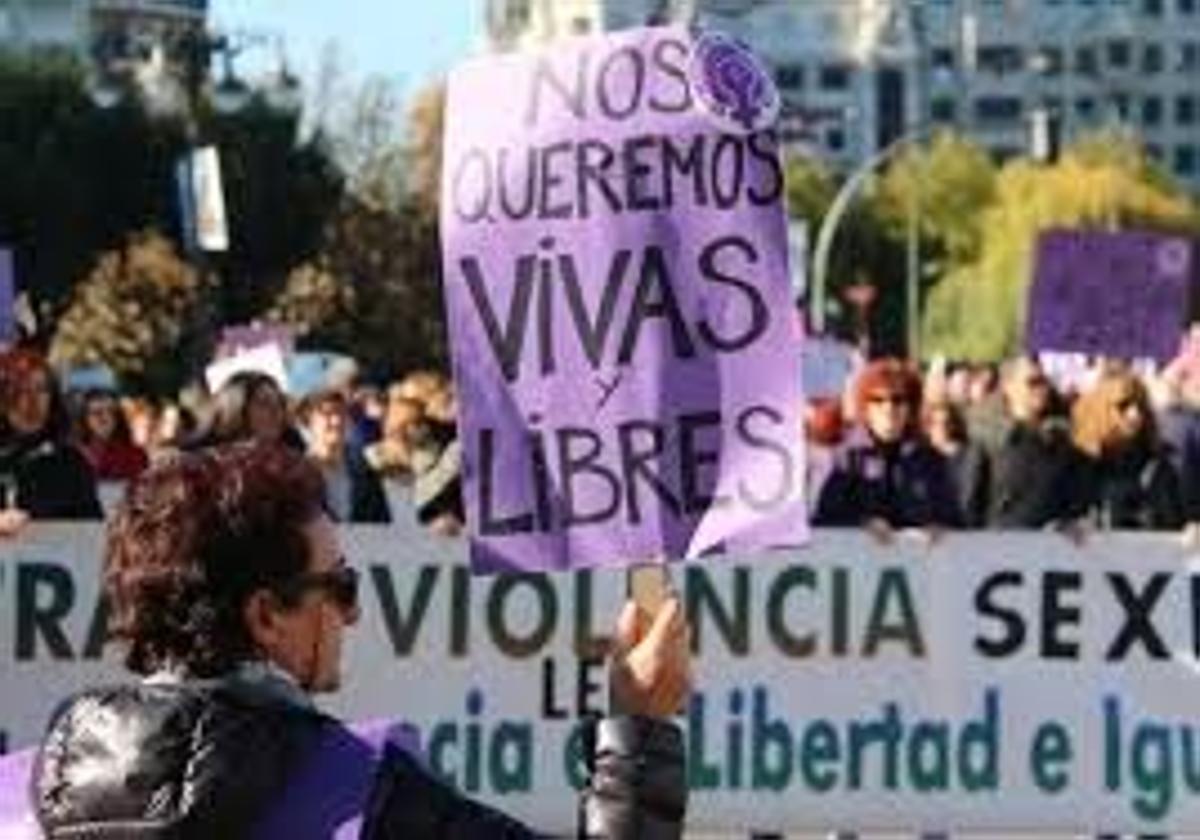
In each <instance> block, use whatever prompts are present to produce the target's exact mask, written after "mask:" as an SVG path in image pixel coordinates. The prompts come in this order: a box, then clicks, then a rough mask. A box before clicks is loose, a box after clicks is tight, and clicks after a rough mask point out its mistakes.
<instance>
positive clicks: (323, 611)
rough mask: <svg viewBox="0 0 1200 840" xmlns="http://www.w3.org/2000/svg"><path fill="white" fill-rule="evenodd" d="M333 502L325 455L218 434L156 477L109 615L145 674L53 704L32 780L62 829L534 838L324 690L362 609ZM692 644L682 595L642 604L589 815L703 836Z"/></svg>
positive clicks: (53, 839)
mask: <svg viewBox="0 0 1200 840" xmlns="http://www.w3.org/2000/svg"><path fill="white" fill-rule="evenodd" d="M323 504H324V500H323V498H322V492H321V477H320V475H319V473H318V472H317V470H316V468H315V467H314V466H313V464H312V463H311V462H310V461H307V460H305V459H304V458H303V457H301V456H299V455H296V454H295V453H292V452H290V451H289V450H288V449H286V448H285V447H280V446H272V445H263V444H239V445H234V446H225V447H216V448H209V449H204V450H198V451H196V452H194V453H187V454H182V455H180V456H179V457H178V458H175V459H171V460H170V461H167V462H164V463H163V464H162V465H160V466H157V467H154V468H152V469H151V470H150V471H149V472H147V473H145V474H143V475H142V476H141V477H140V478H138V479H137V480H135V482H134V483H133V485H132V486H131V488H130V491H129V494H128V495H127V497H126V499H125V501H124V502H123V504H122V506H121V507H120V508H119V510H118V512H117V514H116V516H115V518H114V520H113V522H112V524H111V527H110V530H109V536H108V543H107V550H106V556H105V560H104V580H105V584H106V589H107V594H108V596H109V599H110V603H111V605H112V612H111V614H110V630H111V631H112V634H113V636H114V637H115V638H116V639H117V640H118V641H119V642H120V643H121V644H122V645H123V647H124V651H125V661H126V665H127V666H128V667H129V668H130V669H131V670H132V671H134V672H135V673H137V674H140V675H143V676H145V677H146V679H145V680H144V681H142V682H140V683H134V684H130V685H124V686H115V687H113V686H109V687H104V688H93V689H88V690H85V691H84V692H82V693H81V694H79V695H77V696H75V697H74V698H72V699H70V700H69V701H68V702H66V703H65V704H64V705H63V706H62V707H61V708H60V709H59V710H58V712H57V713H56V714H55V715H54V717H53V719H52V721H51V723H50V726H49V728H48V731H47V734H46V736H45V738H44V739H43V742H42V745H41V748H40V750H39V753H38V757H37V760H36V762H35V766H34V771H33V779H32V784H31V794H32V798H33V805H34V812H35V815H36V819H37V822H38V825H39V827H40V828H41V830H42V832H43V833H44V836H45V837H46V838H48V840H57V839H58V838H68V837H81V836H84V835H85V834H86V836H87V837H89V838H93V840H109V839H110V838H111V839H112V840H116V838H125V837H130V836H133V834H136V836H137V837H139V838H142V840H168V838H170V840H202V839H203V840H210V839H211V838H241V837H254V838H266V840H274V839H275V838H283V837H287V838H289V840H291V838H296V840H308V838H313V839H314V840H315V838H322V840H327V838H329V837H332V836H334V832H335V830H336V829H337V827H338V826H340V825H345V824H346V822H347V821H353V819H355V818H356V817H361V821H362V822H361V830H360V832H359V833H358V835H357V836H359V837H361V838H363V840H386V839H390V838H397V839H398V838H404V840H435V839H436V838H446V840H450V838H531V837H534V836H535V834H534V832H533V830H532V829H530V828H529V827H527V826H525V825H522V824H521V823H519V822H518V821H516V820H515V819H512V818H511V817H509V816H507V815H505V814H503V813H500V812H499V811H496V810H493V809H491V808H488V807H487V806H484V805H482V804H479V803H476V802H473V801H471V800H469V799H466V798H465V797H463V796H462V795H460V794H459V793H457V792H455V791H454V790H453V789H452V788H450V787H449V786H448V785H447V784H445V783H444V782H443V781H441V780H440V779H439V778H437V777H435V776H434V775H433V774H431V773H430V772H429V771H428V770H426V769H425V768H424V766H423V765H422V763H421V761H420V759H419V757H418V756H417V754H415V753H414V752H412V751H411V750H410V749H408V748H406V747H405V745H404V744H403V742H402V741H395V742H390V743H388V744H385V746H384V749H383V750H382V755H381V757H380V758H379V759H378V761H374V760H372V758H371V756H370V755H368V754H367V751H365V750H364V748H363V744H362V743H361V742H360V741H358V740H357V739H355V738H354V737H352V736H351V735H350V733H349V732H348V731H347V730H346V729H345V728H344V727H343V726H342V725H341V724H340V723H339V722H338V721H336V720H335V719H333V718H331V717H329V716H328V715H325V714H323V713H321V712H320V711H318V710H317V709H316V708H315V707H314V705H313V703H312V701H311V699H310V695H312V694H314V693H317V692H324V691H332V690H335V689H336V688H337V687H338V685H339V682H340V677H341V647H342V638H343V634H344V632H345V630H346V628H347V627H348V626H349V625H352V624H354V623H355V622H356V621H357V619H358V614H359V613H358V600H357V591H358V590H357V582H358V577H357V573H356V571H355V570H354V569H353V568H351V567H349V566H347V565H346V562H345V560H344V558H343V557H342V556H341V552H340V549H339V546H338V540H337V534H336V530H335V528H334V526H333V524H332V522H331V520H330V519H329V517H328V516H327V515H326V514H325V512H324V509H323ZM647 625H649V626H647ZM687 648H688V630H687V625H686V622H685V620H684V618H683V610H682V608H681V607H680V605H679V602H678V600H677V599H670V600H668V601H667V603H666V605H665V606H664V608H663V609H662V610H661V611H660V612H659V613H658V614H657V615H656V616H655V618H654V620H653V622H652V623H650V622H646V621H641V620H640V619H639V617H638V614H637V608H636V607H633V606H632V604H627V605H626V609H625V611H624V612H623V613H622V616H621V621H620V623H619V625H618V631H617V634H616V644H615V653H614V656H613V659H612V664H611V670H610V680H611V686H610V689H611V697H612V703H613V706H614V711H615V712H616V713H617V714H616V716H615V717H608V718H603V719H601V720H599V721H597V722H595V723H594V726H593V728H592V729H591V730H590V731H591V737H590V738H585V739H584V740H585V753H584V754H585V756H587V758H588V762H589V768H590V779H589V781H588V782H587V783H586V784H585V786H584V789H583V792H582V802H581V805H582V807H581V810H580V821H581V826H580V828H581V834H583V835H586V836H588V837H596V838H630V840H632V838H635V837H638V838H645V840H667V838H671V839H672V840H674V838H678V837H680V836H681V835H682V832H683V823H684V814H685V810H686V799H687V790H686V782H685V771H684V763H683V738H682V733H681V732H680V730H679V728H678V727H677V726H675V725H674V724H673V723H671V722H670V721H669V720H667V718H668V717H670V716H671V715H673V714H674V713H675V712H676V710H677V709H679V708H680V707H681V705H682V703H683V702H684V700H685V698H686V696H687V693H688V690H689V687H690V674H689V663H688V652H687ZM306 790H310V791H315V792H314V793H310V794H308V795H305V791H306ZM338 836H341V834H339V835H338Z"/></svg>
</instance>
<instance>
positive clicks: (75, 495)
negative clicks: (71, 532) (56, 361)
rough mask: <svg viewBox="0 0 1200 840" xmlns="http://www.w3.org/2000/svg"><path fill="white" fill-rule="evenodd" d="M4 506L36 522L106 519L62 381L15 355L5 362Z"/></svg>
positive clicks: (27, 356) (0, 483) (28, 354)
mask: <svg viewBox="0 0 1200 840" xmlns="http://www.w3.org/2000/svg"><path fill="white" fill-rule="evenodd" d="M0 395H2V398H3V400H4V411H3V418H2V420H3V422H2V423H0V488H2V489H3V495H4V497H5V498H3V499H0V506H3V507H5V508H9V509H15V510H16V511H20V512H21V515H23V516H28V517H30V518H33V519H101V518H102V517H103V516H104V512H103V509H102V508H101V506H100V500H99V495H98V493H97V490H96V478H95V475H94V474H93V472H92V468H91V465H90V464H89V463H88V461H87V458H85V457H84V455H83V453H82V452H80V451H79V450H78V449H77V448H76V447H75V446H74V445H72V444H71V442H70V440H69V437H70V421H69V418H68V416H67V409H66V405H65V403H64V400H63V397H62V393H61V391H60V390H59V387H58V382H57V379H56V378H55V376H54V372H53V371H52V370H51V369H50V366H49V365H47V364H46V361H45V359H43V358H42V357H41V356H40V355H38V354H36V353H34V352H32V351H30V350H26V349H15V350H10V351H8V352H7V353H5V354H4V356H3V357H2V358H0Z"/></svg>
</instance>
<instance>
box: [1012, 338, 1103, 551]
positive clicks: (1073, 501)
mask: <svg viewBox="0 0 1200 840" xmlns="http://www.w3.org/2000/svg"><path fill="white" fill-rule="evenodd" d="M1003 389H1004V400H1005V408H1006V410H1007V412H1008V419H1009V425H1008V428H1007V430H1006V431H1005V432H1004V433H1003V435H1002V436H1001V438H1000V443H999V445H998V446H997V447H996V449H995V450H994V451H992V452H991V453H990V454H991V489H990V492H989V493H988V496H989V499H988V526H989V527H991V528H1009V529H1030V528H1046V527H1057V528H1063V529H1067V530H1070V529H1072V528H1074V527H1075V526H1076V524H1077V523H1078V521H1079V520H1080V519H1082V518H1083V517H1084V516H1085V514H1086V513H1087V488H1086V483H1087V462H1086V458H1085V457H1084V456H1083V454H1082V453H1080V452H1079V450H1078V449H1076V447H1075V445H1074V443H1073V442H1072V440H1071V426H1070V423H1069V422H1068V421H1067V420H1066V419H1065V418H1063V417H1061V416H1060V415H1058V414H1057V413H1056V412H1055V411H1054V409H1055V404H1056V395H1055V393H1054V388H1053V386H1052V385H1051V383H1050V380H1049V379H1048V378H1047V377H1046V374H1045V372H1044V371H1043V369H1042V366H1041V364H1040V363H1038V361H1037V360H1035V359H1032V358H1018V359H1013V360H1011V361H1010V362H1008V363H1007V364H1006V365H1005V367H1004V372H1003Z"/></svg>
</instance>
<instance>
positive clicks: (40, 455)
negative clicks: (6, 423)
mask: <svg viewBox="0 0 1200 840" xmlns="http://www.w3.org/2000/svg"><path fill="white" fill-rule="evenodd" d="M0 476H3V477H5V478H6V480H7V483H9V485H10V490H15V491H16V498H15V499H13V500H12V501H13V502H14V504H15V505H16V507H19V508H21V510H24V511H25V512H26V513H28V514H29V515H30V516H32V517H33V518H34V519H102V518H103V517H104V511H103V508H101V506H100V498H99V495H98V494H97V492H96V477H95V475H94V474H93V472H92V467H91V465H90V464H89V463H88V461H87V458H85V457H84V456H83V453H82V452H80V451H79V450H78V449H76V448H75V447H74V446H72V445H71V444H69V443H64V442H60V441H56V440H54V439H53V438H51V437H48V436H39V437H36V438H26V439H22V438H15V437H14V438H12V439H10V440H9V441H7V442H6V443H5V444H4V445H3V446H0Z"/></svg>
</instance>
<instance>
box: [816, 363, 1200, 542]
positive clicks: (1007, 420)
mask: <svg viewBox="0 0 1200 840" xmlns="http://www.w3.org/2000/svg"><path fill="white" fill-rule="evenodd" d="M1059 386H1061V387H1059ZM806 433H807V437H808V440H809V443H810V446H809V489H810V498H811V504H812V513H813V520H814V523H815V524H817V525H830V526H863V527H866V528H868V529H869V530H870V531H871V532H872V533H874V534H876V535H877V536H879V537H880V538H882V539H887V538H888V537H889V536H890V535H891V534H892V533H894V532H895V531H896V530H897V529H905V528H916V529H923V530H925V531H926V532H927V533H930V534H932V535H936V534H937V533H938V532H939V531H940V530H941V529H948V528H996V529H1047V528H1052V529H1059V530H1062V531H1063V532H1064V533H1066V534H1068V535H1070V536H1072V537H1074V538H1076V539H1082V538H1083V537H1084V535H1085V534H1086V533H1087V532H1088V531H1089V530H1094V529H1101V530H1106V529H1130V530H1160V531H1162V530H1178V531H1180V532H1181V533H1183V534H1184V535H1185V536H1186V537H1187V538H1189V539H1193V538H1194V537H1195V535H1196V523H1197V522H1200V469H1198V467H1200V461H1198V459H1200V383H1198V381H1197V379H1196V378H1195V377H1193V376H1191V375H1190V374H1189V371H1188V369H1187V367H1186V366H1184V365H1182V364H1176V365H1169V366H1167V367H1166V368H1165V369H1164V370H1163V371H1161V372H1155V373H1149V374H1147V373H1139V372H1137V371H1135V370H1134V369H1132V368H1131V367H1130V366H1128V365H1126V364H1123V363H1118V362H1111V361H1097V362H1094V363H1092V365H1091V366H1090V368H1088V369H1086V370H1084V371H1083V372H1082V375H1080V376H1077V377H1073V378H1072V379H1071V380H1070V381H1068V382H1061V381H1060V383H1058V384H1057V385H1056V383H1055V382H1054V381H1053V379H1052V377H1051V376H1050V375H1048V373H1047V371H1046V369H1045V367H1044V366H1043V364H1042V363H1041V362H1039V361H1038V360H1037V359H1035V358H1031V357H1030V358H1016V359H1013V360H1011V361H1009V362H1007V363H1005V364H1003V365H1002V366H1000V367H999V368H997V367H995V366H990V365H984V366H960V367H957V368H953V369H949V370H948V369H946V368H941V369H937V370H931V371H927V372H926V374H925V375H924V376H922V374H921V372H920V371H918V370H917V369H916V368H915V367H912V366H910V365H908V364H906V363H905V362H903V361H901V360H898V359H879V360H875V361H873V362H871V363H869V364H867V365H866V366H865V367H864V368H863V369H862V370H861V371H860V372H859V374H858V375H857V376H856V377H855V378H854V380H853V383H852V384H851V386H850V387H849V388H848V393H847V395H846V398H845V399H841V400H838V399H828V400H821V401H813V402H811V403H810V404H809V406H808V411H807V414H806Z"/></svg>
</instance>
